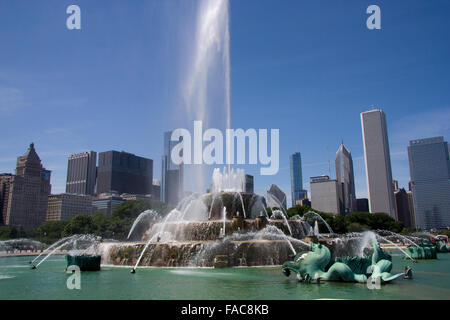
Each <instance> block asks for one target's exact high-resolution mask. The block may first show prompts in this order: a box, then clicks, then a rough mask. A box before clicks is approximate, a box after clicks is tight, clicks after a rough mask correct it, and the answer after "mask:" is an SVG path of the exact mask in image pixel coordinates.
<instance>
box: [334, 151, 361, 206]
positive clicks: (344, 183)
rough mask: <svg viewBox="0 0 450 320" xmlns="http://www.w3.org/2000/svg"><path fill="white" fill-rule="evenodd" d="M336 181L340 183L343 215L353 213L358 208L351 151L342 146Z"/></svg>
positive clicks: (336, 161)
mask: <svg viewBox="0 0 450 320" xmlns="http://www.w3.org/2000/svg"><path fill="white" fill-rule="evenodd" d="M335 166H336V180H337V181H338V183H339V202H340V204H339V206H340V212H341V213H343V214H346V213H351V212H353V211H354V207H355V206H356V196H355V176H354V173H353V160H352V155H351V153H350V151H349V150H348V149H347V148H346V147H345V146H344V144H341V145H340V147H339V149H338V151H337V152H336V159H335Z"/></svg>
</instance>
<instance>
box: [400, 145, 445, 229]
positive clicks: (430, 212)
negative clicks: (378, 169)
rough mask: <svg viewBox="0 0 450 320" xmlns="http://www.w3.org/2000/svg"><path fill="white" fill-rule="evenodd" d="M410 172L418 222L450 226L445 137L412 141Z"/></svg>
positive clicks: (422, 226)
mask: <svg viewBox="0 0 450 320" xmlns="http://www.w3.org/2000/svg"><path fill="white" fill-rule="evenodd" d="M408 158H409V171H410V175H411V189H412V194H413V199H414V200H413V203H414V213H415V218H416V225H417V226H418V227H420V228H422V229H431V228H436V229H443V228H446V227H448V226H450V160H449V158H450V155H449V147H448V142H446V141H444V138H443V137H434V138H428V139H419V140H413V141H410V143H409V146H408Z"/></svg>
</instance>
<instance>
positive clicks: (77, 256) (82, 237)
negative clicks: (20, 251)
mask: <svg viewBox="0 0 450 320" xmlns="http://www.w3.org/2000/svg"><path fill="white" fill-rule="evenodd" d="M99 241H100V239H99V237H97V236H94V235H90V234H77V235H73V236H70V237H66V238H63V239H60V240H58V241H56V242H55V243H54V244H52V245H51V246H49V247H48V248H47V249H46V250H45V251H43V252H42V253H41V254H40V255H39V256H37V257H36V258H35V259H34V260H33V261H31V262H30V264H32V266H31V269H36V268H37V267H39V266H40V265H41V264H42V263H43V262H44V261H46V260H47V259H48V258H50V257H51V256H52V255H53V254H55V253H56V252H57V251H58V250H61V249H63V248H65V247H67V248H69V249H71V250H70V251H69V252H68V253H67V255H66V261H67V266H70V265H72V264H77V265H79V266H80V269H85V270H91V269H93V268H95V267H94V266H93V265H94V264H96V265H98V268H99V267H100V256H98V255H97V254H96V252H97V251H98V248H97V245H98V243H99ZM80 245H81V247H83V246H84V247H86V248H84V249H79V247H80ZM45 253H47V255H46V256H45V257H44V258H42V259H41V260H40V261H39V262H38V263H37V264H36V265H34V264H33V263H34V262H35V261H37V260H38V259H39V257H41V256H42V255H43V254H45ZM91 257H96V258H95V259H94V260H92V259H91ZM81 271H84V270H81Z"/></svg>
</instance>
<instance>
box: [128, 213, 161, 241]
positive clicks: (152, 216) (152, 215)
mask: <svg viewBox="0 0 450 320" xmlns="http://www.w3.org/2000/svg"><path fill="white" fill-rule="evenodd" d="M144 219H145V220H144ZM157 219H159V214H158V212H156V211H154V210H145V211H144V212H142V213H141V214H139V216H138V217H137V218H136V219H135V220H134V222H133V225H132V226H131V228H130V232H129V233H128V236H127V239H130V236H131V234H132V233H133V231H134V229H135V228H136V226H137V225H138V224H139V223H140V222H141V221H146V222H148V221H152V220H157Z"/></svg>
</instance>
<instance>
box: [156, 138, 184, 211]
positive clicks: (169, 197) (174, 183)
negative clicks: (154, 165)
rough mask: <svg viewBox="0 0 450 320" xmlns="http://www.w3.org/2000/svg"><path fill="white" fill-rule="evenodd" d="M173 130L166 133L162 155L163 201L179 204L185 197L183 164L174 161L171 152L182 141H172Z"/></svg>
mask: <svg viewBox="0 0 450 320" xmlns="http://www.w3.org/2000/svg"><path fill="white" fill-rule="evenodd" d="M171 136H172V131H168V132H165V133H164V153H163V156H162V173H161V178H162V179H161V201H163V202H165V203H167V204H172V205H177V204H178V202H179V201H180V200H181V198H182V197H183V193H184V188H183V181H184V177H183V165H176V164H175V163H173V162H172V158H171V152H172V149H173V147H175V146H176V145H177V144H178V143H179V142H180V141H181V138H180V141H171V140H170V138H171Z"/></svg>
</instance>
